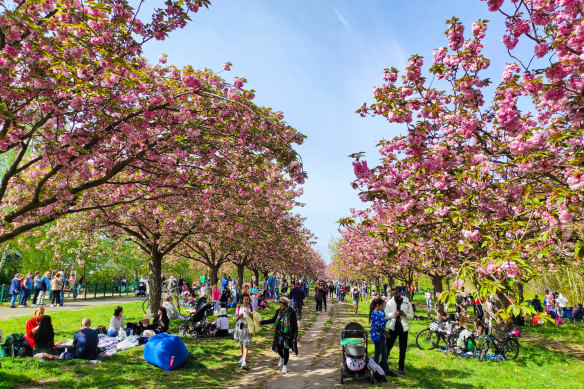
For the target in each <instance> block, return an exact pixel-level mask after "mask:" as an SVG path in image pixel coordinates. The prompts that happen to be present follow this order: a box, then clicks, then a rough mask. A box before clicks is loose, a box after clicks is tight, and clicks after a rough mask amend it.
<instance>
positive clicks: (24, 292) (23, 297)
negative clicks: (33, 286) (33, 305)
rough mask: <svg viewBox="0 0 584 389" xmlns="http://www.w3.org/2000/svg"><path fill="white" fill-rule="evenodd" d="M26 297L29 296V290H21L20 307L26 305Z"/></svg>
mask: <svg viewBox="0 0 584 389" xmlns="http://www.w3.org/2000/svg"><path fill="white" fill-rule="evenodd" d="M28 296H30V289H22V295H21V296H20V305H21V306H25V305H26V300H28Z"/></svg>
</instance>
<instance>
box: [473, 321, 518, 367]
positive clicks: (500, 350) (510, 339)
mask: <svg viewBox="0 0 584 389" xmlns="http://www.w3.org/2000/svg"><path fill="white" fill-rule="evenodd" d="M494 332H497V333H499V334H503V338H501V339H497V337H495V336H494V335H493V333H494ZM518 338H519V331H517V330H511V331H509V332H507V331H500V330H496V329H495V330H490V331H489V334H488V335H485V339H484V341H482V344H481V345H480V352H479V360H480V361H484V360H485V358H486V357H487V354H488V353H489V350H492V352H493V353H494V354H499V355H501V356H502V357H503V359H506V360H510V359H511V360H513V359H516V358H517V356H518V355H519V340H518Z"/></svg>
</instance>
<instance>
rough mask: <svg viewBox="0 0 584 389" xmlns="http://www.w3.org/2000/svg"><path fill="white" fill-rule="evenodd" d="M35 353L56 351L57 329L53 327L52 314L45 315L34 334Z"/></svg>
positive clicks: (52, 352)
mask: <svg viewBox="0 0 584 389" xmlns="http://www.w3.org/2000/svg"><path fill="white" fill-rule="evenodd" d="M34 343H35V345H34V353H35V354H36V353H49V354H54V352H55V330H54V329H53V322H52V320H51V316H49V315H44V316H43V317H42V318H41V322H40V324H39V326H38V328H37V331H36V333H35V334H34Z"/></svg>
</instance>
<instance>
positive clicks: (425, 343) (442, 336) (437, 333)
mask: <svg viewBox="0 0 584 389" xmlns="http://www.w3.org/2000/svg"><path fill="white" fill-rule="evenodd" d="M455 334H456V331H454V330H452V329H449V328H447V326H446V323H442V324H441V323H438V322H437V321H432V323H430V326H429V327H428V328H425V329H423V330H421V331H420V332H418V334H417V335H416V346H417V347H418V348H419V349H420V350H432V349H441V350H446V349H449V348H453V347H454V345H456V335H455Z"/></svg>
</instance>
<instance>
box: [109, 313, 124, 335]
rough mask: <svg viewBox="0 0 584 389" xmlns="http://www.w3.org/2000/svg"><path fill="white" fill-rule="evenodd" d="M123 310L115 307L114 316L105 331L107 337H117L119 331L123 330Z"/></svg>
mask: <svg viewBox="0 0 584 389" xmlns="http://www.w3.org/2000/svg"><path fill="white" fill-rule="evenodd" d="M123 313H124V308H122V307H120V306H117V307H116V309H115V310H114V315H113V316H112V318H111V320H110V324H109V328H108V329H107V335H108V336H113V337H116V336H119V335H120V332H121V331H125V330H124V315H123Z"/></svg>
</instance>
